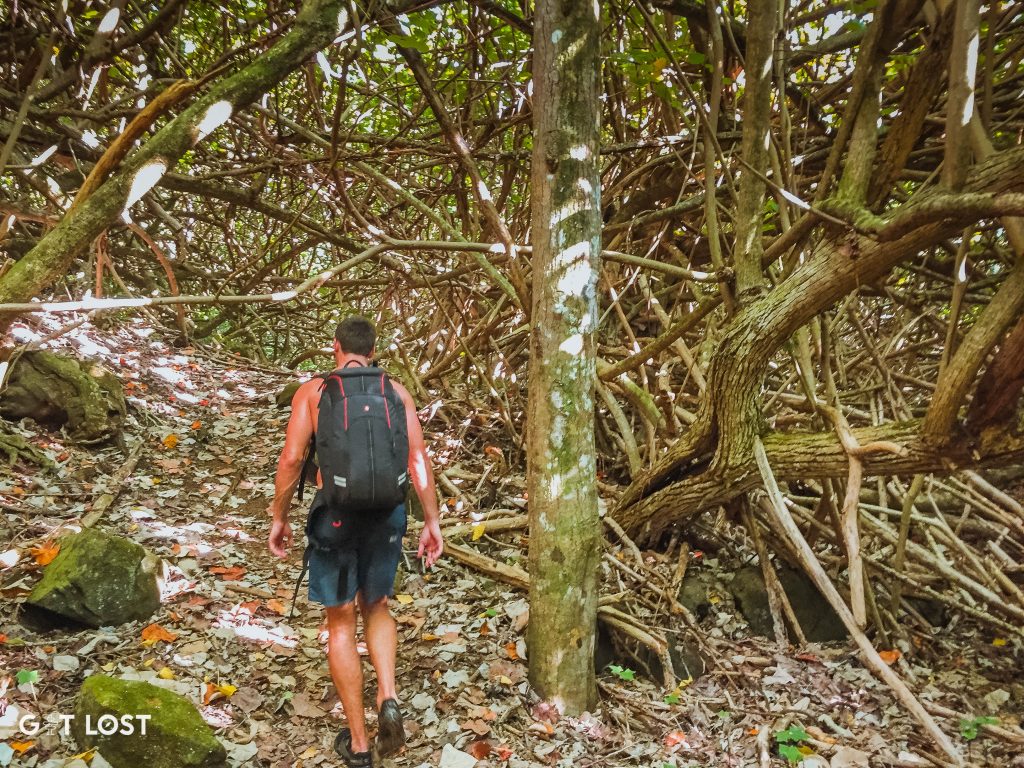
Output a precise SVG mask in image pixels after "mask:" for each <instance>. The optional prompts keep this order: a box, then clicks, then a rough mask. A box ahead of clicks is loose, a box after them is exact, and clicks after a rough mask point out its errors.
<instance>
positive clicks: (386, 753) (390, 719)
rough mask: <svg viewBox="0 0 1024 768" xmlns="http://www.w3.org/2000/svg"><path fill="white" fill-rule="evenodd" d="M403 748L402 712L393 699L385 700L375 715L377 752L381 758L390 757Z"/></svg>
mask: <svg viewBox="0 0 1024 768" xmlns="http://www.w3.org/2000/svg"><path fill="white" fill-rule="evenodd" d="M403 746H405V724H404V723H403V722H402V710H400V709H399V708H398V702H397V701H395V700H394V699H385V700H384V703H383V704H381V705H380V712H379V713H377V751H378V752H379V753H380V754H381V756H382V757H390V756H391V755H394V754H396V753H397V752H398V751H399V750H401V749H402V747H403Z"/></svg>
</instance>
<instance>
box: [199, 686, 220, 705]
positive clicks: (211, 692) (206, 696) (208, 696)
mask: <svg viewBox="0 0 1024 768" xmlns="http://www.w3.org/2000/svg"><path fill="white" fill-rule="evenodd" d="M219 694H220V691H218V690H217V686H216V685H214V684H213V683H207V684H206V691H205V692H204V693H203V706H204V707H205V706H206V705H207V704H209V703H210V702H211V701H213V699H214V698H215V697H216V696H218V695H219Z"/></svg>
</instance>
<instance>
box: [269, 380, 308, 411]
mask: <svg viewBox="0 0 1024 768" xmlns="http://www.w3.org/2000/svg"><path fill="white" fill-rule="evenodd" d="M301 386H302V382H301V381H291V382H288V383H287V384H285V385H284V386H283V387H282V388H281V390H280V391H279V392H278V393H277V396H276V397H275V398H274V402H276V403H277V407H278V408H291V407H292V398H293V397H295V393H296V392H298V390H299V387H301Z"/></svg>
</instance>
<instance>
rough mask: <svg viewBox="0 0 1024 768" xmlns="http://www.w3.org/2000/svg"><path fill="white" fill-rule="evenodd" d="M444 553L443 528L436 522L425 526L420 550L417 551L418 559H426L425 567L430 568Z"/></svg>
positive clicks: (421, 536)
mask: <svg viewBox="0 0 1024 768" xmlns="http://www.w3.org/2000/svg"><path fill="white" fill-rule="evenodd" d="M442 551H444V539H443V538H442V537H441V526H440V525H439V524H438V523H437V521H436V520H435V521H434V522H431V523H427V524H426V525H424V526H423V533H421V534H420V548H419V549H418V550H417V551H416V557H420V558H422V557H426V560H425V561H424V567H425V568H430V567H431V566H432V565H433V564H434V563H436V562H437V558H439V557H440V556H441V552H442Z"/></svg>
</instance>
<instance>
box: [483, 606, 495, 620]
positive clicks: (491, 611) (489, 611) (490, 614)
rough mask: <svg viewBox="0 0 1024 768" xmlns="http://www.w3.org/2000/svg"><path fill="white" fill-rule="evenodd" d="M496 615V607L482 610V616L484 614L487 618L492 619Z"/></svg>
mask: <svg viewBox="0 0 1024 768" xmlns="http://www.w3.org/2000/svg"><path fill="white" fill-rule="evenodd" d="M497 615H498V611H497V609H496V608H488V609H487V610H486V611H484V616H486V617H487V618H488V619H493V618H494V617H495V616H497Z"/></svg>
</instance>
